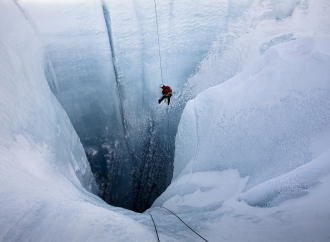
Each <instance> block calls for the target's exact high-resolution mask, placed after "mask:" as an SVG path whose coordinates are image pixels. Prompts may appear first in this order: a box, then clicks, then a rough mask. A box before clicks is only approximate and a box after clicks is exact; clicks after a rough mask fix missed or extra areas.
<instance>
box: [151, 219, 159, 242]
mask: <svg viewBox="0 0 330 242" xmlns="http://www.w3.org/2000/svg"><path fill="white" fill-rule="evenodd" d="M149 215H150V217H151V220H152V222H153V223H154V226H155V230H156V234H157V239H158V242H160V240H159V237H158V232H157V228H156V224H155V221H154V219H153V218H152V215H151V214H149Z"/></svg>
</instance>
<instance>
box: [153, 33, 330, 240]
mask: <svg viewBox="0 0 330 242" xmlns="http://www.w3.org/2000/svg"><path fill="white" fill-rule="evenodd" d="M329 43H330V36H329V35H324V36H315V37H309V38H304V39H299V40H295V41H290V42H287V43H283V44H279V45H276V46H273V47H271V48H270V49H269V50H267V51H266V53H265V54H264V55H263V56H262V57H261V58H259V59H257V60H256V61H255V62H253V63H252V64H251V65H249V66H248V67H246V68H245V69H244V70H243V71H242V72H241V73H240V74H238V75H237V76H235V77H233V78H231V79H230V80H228V81H226V82H225V83H223V84H221V85H218V86H215V87H212V88H209V89H207V90H205V91H204V92H202V93H200V94H199V95H197V97H196V98H195V99H194V100H191V101H189V102H188V104H187V106H186V108H185V110H184V112H183V115H182V117H181V121H180V125H179V128H178V133H177V136H176V151H175V161H174V175H173V181H172V183H171V185H170V186H169V187H168V188H167V190H166V191H165V192H164V193H163V194H162V195H161V196H160V197H159V198H158V199H157V200H156V201H155V203H154V204H153V206H152V208H151V209H149V210H148V211H149V212H154V213H157V212H159V211H161V210H162V209H161V208H158V207H161V206H164V207H166V208H168V209H171V210H172V211H174V212H176V213H178V214H179V215H181V216H182V217H183V218H185V219H186V222H187V223H188V224H189V223H190V224H192V225H194V226H196V227H197V228H199V229H200V231H201V233H204V234H205V236H206V238H207V239H209V240H210V241H219V240H221V239H222V240H225V241H226V240H228V241H328V240H329V238H330V237H329V235H330V233H329V231H328V227H329V224H330V219H329V218H330V216H329V215H330V206H329V199H330V196H329V195H330V193H329V191H330V190H329V181H330V180H329V179H330V167H329V160H330V146H329V142H328V141H329V123H330V99H329V97H330V44H329ZM196 221H199V222H196Z"/></svg>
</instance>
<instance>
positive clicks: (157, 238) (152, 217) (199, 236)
mask: <svg viewBox="0 0 330 242" xmlns="http://www.w3.org/2000/svg"><path fill="white" fill-rule="evenodd" d="M161 208H164V209H166V210H167V211H169V212H170V213H172V214H173V215H174V216H176V217H177V218H178V219H180V221H181V222H182V223H183V224H184V225H186V226H187V227H188V228H189V229H190V230H191V231H193V232H194V233H195V234H197V235H198V236H199V237H201V238H202V239H203V240H204V241H206V242H208V241H207V240H206V239H204V238H203V237H202V236H201V235H200V234H198V233H197V232H196V231H195V230H193V229H192V228H190V227H189V226H188V225H187V224H186V223H185V222H183V220H182V219H181V218H179V216H178V215H176V214H175V213H173V212H172V211H171V210H169V209H167V208H165V207H161ZM149 215H150V217H151V219H152V222H153V223H154V226H155V230H156V234H157V239H158V242H160V240H159V236H158V232H157V228H156V224H155V221H154V219H153V217H152V215H151V213H150V214H149Z"/></svg>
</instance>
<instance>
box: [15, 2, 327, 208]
mask: <svg viewBox="0 0 330 242" xmlns="http://www.w3.org/2000/svg"><path fill="white" fill-rule="evenodd" d="M15 2H16V3H17V6H18V7H19V8H20V10H21V11H22V12H23V14H24V15H25V17H26V18H27V19H28V21H29V22H30V24H31V25H32V26H34V28H35V30H36V32H37V33H38V35H39V37H40V39H41V40H42V41H43V43H44V46H45V50H46V55H47V56H48V58H46V61H45V63H46V69H47V70H48V71H46V75H47V81H48V82H49V85H50V86H51V88H52V91H53V92H54V94H55V96H56V98H57V99H58V100H59V102H60V103H61V105H62V107H63V108H64V110H65V111H66V113H67V114H68V116H69V118H70V121H71V122H72V125H73V127H74V128H75V130H76V132H77V134H78V136H79V138H80V140H81V142H82V144H83V146H84V149H85V152H86V153H87V157H88V160H89V162H90V165H91V169H92V171H93V173H94V175H95V178H96V182H97V184H98V186H99V187H100V193H99V196H101V197H102V198H103V199H104V200H105V201H107V202H108V203H109V204H112V205H115V206H121V207H125V208H128V209H132V210H134V211H139V212H142V211H144V210H145V209H147V208H148V207H150V206H151V204H152V203H153V201H154V200H155V199H156V198H157V197H158V196H159V195H160V194H161V193H162V192H163V191H164V190H165V189H166V187H167V186H168V185H169V184H170V182H171V179H172V174H173V161H174V150H175V142H174V141H175V135H176V132H177V127H178V124H179V122H180V117H181V114H182V111H183V109H184V107H185V104H186V102H187V101H188V100H190V99H192V98H194V97H195V96H196V95H197V94H198V93H200V92H201V91H203V90H205V89H207V88H209V87H212V86H214V85H217V84H220V83H222V82H224V81H225V80H227V79H229V78H230V77H233V76H234V75H236V74H238V73H239V72H240V71H242V69H243V67H245V66H246V65H247V64H248V63H251V62H252V61H253V60H255V59H256V58H258V57H259V56H261V55H262V54H263V53H264V52H265V51H266V50H267V49H268V48H269V47H271V46H272V45H275V44H279V43H281V42H286V41H290V40H294V39H298V38H302V37H306V36H313V35H318V34H326V33H329V32H330V29H329V25H328V24H327V23H328V22H329V17H328V14H327V13H328V11H327V10H328V7H329V6H328V3H327V1H319V2H317V3H316V2H314V1H298V0H290V1H281V2H280V3H277V2H274V1H252V0H250V1H236V0H235V1H216V0H210V1H204V0H203V1H202V0H198V1H194V2H189V1H173V0H168V1H161V2H158V3H157V12H158V25H159V26H158V27H159V38H160V40H159V41H160V52H161V55H162V56H161V57H162V67H163V81H164V84H165V85H170V86H171V87H172V89H173V90H174V92H173V94H174V97H173V98H172V105H171V106H170V107H169V108H168V109H167V108H165V107H164V106H163V105H162V106H160V107H159V105H158V103H157V99H158V98H159V95H160V91H159V88H158V86H159V85H160V84H161V82H162V78H161V73H160V67H159V57H158V44H157V43H158V42H157V32H156V29H157V26H156V16H155V9H154V2H153V1H145V0H134V1H132V0H125V1H108V0H103V1H96V0H84V1H75V0H70V1H67V2H63V1H60V2H59V1H57V0H51V1H47V4H46V3H41V2H40V1H38V0H19V1H15ZM319 16H322V17H319Z"/></svg>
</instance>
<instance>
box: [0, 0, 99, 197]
mask: <svg viewBox="0 0 330 242" xmlns="http://www.w3.org/2000/svg"><path fill="white" fill-rule="evenodd" d="M0 9H1V14H0V21H1V22H2V23H6V24H3V25H1V26H0V33H1V38H0V45H1V49H0V52H1V55H0V68H1V79H0V80H1V85H0V91H1V97H0V104H1V115H0V121H1V127H0V132H1V138H0V149H1V152H0V154H1V157H0V163H1V178H2V179H3V180H1V184H2V186H1V187H3V186H5V187H10V186H12V188H11V189H12V190H15V189H18V190H19V188H18V187H15V186H17V184H19V183H15V182H14V183H13V184H11V182H10V181H11V180H15V179H20V178H19V177H15V176H13V174H15V169H17V170H18V171H26V177H29V175H30V176H31V177H36V178H37V179H40V183H44V182H50V180H51V179H52V178H53V177H56V178H59V177H60V178H62V179H64V180H70V181H71V182H72V185H74V186H76V187H77V188H78V189H79V190H82V191H84V190H85V189H86V190H87V191H90V192H94V193H97V187H96V184H95V181H94V178H93V175H92V173H91V170H90V166H89V164H88V161H87V159H86V156H85V154H84V150H83V147H82V145H81V143H80V140H79V138H78V136H77V134H76V132H75V131H74V129H73V127H72V125H71V123H70V120H69V118H68V117H67V115H66V113H65V112H64V110H63V108H62V107H61V105H60V104H59V103H58V101H57V100H56V98H55V96H54V95H53V93H52V91H51V90H50V88H49V85H48V83H47V80H46V78H45V74H44V66H45V65H44V60H45V53H44V46H43V44H42V43H41V41H40V39H39V37H38V35H37V34H36V32H35V29H33V27H32V26H31V25H30V23H29V22H28V21H27V19H26V18H25V16H24V15H23V14H22V12H21V11H20V9H19V8H18V7H17V6H16V5H15V4H14V2H12V1H2V2H1V7H0ZM23 173H24V172H23ZM23 173H22V174H23ZM9 174H11V175H9ZM18 174H19V172H18ZM48 175H49V177H48ZM26 177H24V178H22V179H25V178H26ZM7 179H8V180H7ZM5 184H6V185H5ZM2 191H3V190H2ZM11 195H13V194H11ZM16 195H17V194H16ZM16 195H15V196H16ZM1 197H2V198H4V196H1Z"/></svg>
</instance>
